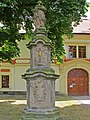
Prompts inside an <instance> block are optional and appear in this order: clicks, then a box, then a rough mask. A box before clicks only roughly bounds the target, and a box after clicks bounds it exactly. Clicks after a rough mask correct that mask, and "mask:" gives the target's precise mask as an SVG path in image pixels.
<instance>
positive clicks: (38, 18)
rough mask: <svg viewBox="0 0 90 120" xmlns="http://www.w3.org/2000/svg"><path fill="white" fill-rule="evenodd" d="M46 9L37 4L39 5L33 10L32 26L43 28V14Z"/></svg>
mask: <svg viewBox="0 0 90 120" xmlns="http://www.w3.org/2000/svg"><path fill="white" fill-rule="evenodd" d="M45 11H46V8H45V7H44V6H43V5H42V4H41V3H40V2H39V5H37V6H36V7H35V9H34V10H33V14H34V20H33V21H34V25H35V27H36V28H40V27H43V28H44V27H45V21H46V19H45V13H44V12H45Z"/></svg>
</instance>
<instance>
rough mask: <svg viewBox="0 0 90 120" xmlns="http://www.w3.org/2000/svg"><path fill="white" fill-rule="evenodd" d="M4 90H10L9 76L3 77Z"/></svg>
mask: <svg viewBox="0 0 90 120" xmlns="http://www.w3.org/2000/svg"><path fill="white" fill-rule="evenodd" d="M2 88H9V75H2Z"/></svg>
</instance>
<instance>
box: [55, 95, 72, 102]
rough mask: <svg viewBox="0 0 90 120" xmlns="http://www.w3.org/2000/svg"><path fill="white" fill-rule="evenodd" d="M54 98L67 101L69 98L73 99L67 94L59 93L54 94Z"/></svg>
mask: <svg viewBox="0 0 90 120" xmlns="http://www.w3.org/2000/svg"><path fill="white" fill-rule="evenodd" d="M55 100H56V101H69V100H73V98H72V97H71V96H67V95H60V96H56V98H55Z"/></svg>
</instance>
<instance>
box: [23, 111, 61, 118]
mask: <svg viewBox="0 0 90 120" xmlns="http://www.w3.org/2000/svg"><path fill="white" fill-rule="evenodd" d="M22 120H63V118H62V117H60V113H59V111H58V109H48V110H35V111H34V110H32V111H26V110H25V111H24V112H23V116H22Z"/></svg>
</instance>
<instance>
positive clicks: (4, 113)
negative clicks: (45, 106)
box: [0, 95, 90, 120]
mask: <svg viewBox="0 0 90 120" xmlns="http://www.w3.org/2000/svg"><path fill="white" fill-rule="evenodd" d="M0 99H3V100H7V101H4V102H0V120H20V119H21V115H22V111H23V110H24V108H25V107H26V105H25V104H18V105H17V104H12V103H13V102H14V101H15V100H16V99H17V97H11V96H8V97H5V96H4V98H3V97H0ZM18 99H19V100H24V99H25V97H24V98H23V97H20V98H19V97H18ZM56 100H57V101H67V102H68V101H69V100H73V98H72V97H69V96H64V95H63V96H56ZM59 111H60V116H62V118H63V120H90V107H87V106H85V105H71V106H65V107H63V108H59Z"/></svg>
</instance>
